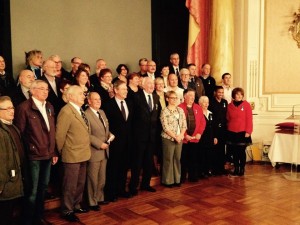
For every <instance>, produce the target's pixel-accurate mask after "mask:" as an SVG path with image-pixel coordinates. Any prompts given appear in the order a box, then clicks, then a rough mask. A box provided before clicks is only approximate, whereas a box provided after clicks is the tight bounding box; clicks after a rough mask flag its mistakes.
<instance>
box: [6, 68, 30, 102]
mask: <svg viewBox="0 0 300 225" xmlns="http://www.w3.org/2000/svg"><path fill="white" fill-rule="evenodd" d="M33 81H34V74H33V72H32V71H31V70H22V71H21V72H20V75H19V83H20V84H19V85H18V86H17V87H16V88H15V89H14V90H11V92H10V94H9V96H10V97H11V99H12V101H13V104H14V106H15V107H17V106H18V105H19V104H20V103H21V102H24V101H26V100H27V99H29V97H30V92H29V89H30V86H31V84H32V82H33Z"/></svg>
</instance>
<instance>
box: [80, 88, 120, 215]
mask: <svg viewBox="0 0 300 225" xmlns="http://www.w3.org/2000/svg"><path fill="white" fill-rule="evenodd" d="M88 103H89V108H88V109H87V110H86V111H85V113H86V117H87V118H88V120H89V121H90V123H91V135H90V137H91V150H92V156H91V158H90V160H89V161H88V166H87V191H88V202H89V205H90V209H91V210H94V211H99V209H100V207H99V206H98V203H99V204H102V205H103V204H107V203H108V202H105V201H104V193H103V188H104V185H105V177H106V164H107V159H108V157H109V152H108V151H109V144H110V142H111V141H112V138H113V137H114V136H113V134H112V133H110V132H109V123H108V120H107V118H106V115H105V113H104V111H103V110H101V109H100V107H101V98H100V95H99V94H98V93H97V92H91V93H90V94H89V96H88Z"/></svg>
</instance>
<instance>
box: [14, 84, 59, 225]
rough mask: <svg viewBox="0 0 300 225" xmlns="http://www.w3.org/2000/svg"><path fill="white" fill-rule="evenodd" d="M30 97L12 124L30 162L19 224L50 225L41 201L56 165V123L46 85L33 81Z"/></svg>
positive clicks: (21, 106)
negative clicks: (28, 180) (22, 211)
mask: <svg viewBox="0 0 300 225" xmlns="http://www.w3.org/2000/svg"><path fill="white" fill-rule="evenodd" d="M30 92H31V94H32V97H31V98H30V99H28V100H26V101H24V102H22V103H21V104H20V105H19V106H18V108H17V110H16V117H15V121H14V122H15V124H16V126H17V127H18V128H19V130H20V132H21V135H22V137H23V138H24V142H25V148H26V156H27V158H28V159H29V162H28V165H29V168H30V169H29V170H30V171H29V172H30V178H31V179H30V181H31V183H30V187H31V188H30V190H29V193H27V194H25V202H26V204H25V212H24V221H23V223H22V224H26V225H27V224H28V225H31V224H52V223H50V222H48V221H46V220H45V219H44V216H43V212H44V198H45V193H46V190H47V188H48V183H49V178H50V170H51V164H56V162H57V159H58V157H57V156H56V153H55V119H54V113H51V112H53V106H52V105H51V104H50V103H49V102H46V99H47V97H48V84H47V83H46V82H45V81H42V80H35V81H34V82H32V85H31V87H30Z"/></svg>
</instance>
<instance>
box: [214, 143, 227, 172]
mask: <svg viewBox="0 0 300 225" xmlns="http://www.w3.org/2000/svg"><path fill="white" fill-rule="evenodd" d="M224 164H225V143H224V142H219V143H218V144H217V145H215V147H214V149H213V151H212V170H213V172H215V173H222V172H224Z"/></svg>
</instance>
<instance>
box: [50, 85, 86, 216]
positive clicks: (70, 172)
mask: <svg viewBox="0 0 300 225" xmlns="http://www.w3.org/2000/svg"><path fill="white" fill-rule="evenodd" d="M67 99H68V104H67V105H65V106H64V107H63V108H62V109H61V111H60V113H59V114H58V118H57V127H56V131H57V132H56V144H57V150H58V152H59V153H60V155H61V156H62V166H63V183H62V189H63V190H62V203H61V210H62V217H63V218H64V219H66V220H67V221H70V222H76V221H79V219H78V217H77V216H76V215H75V214H74V213H85V212H87V210H86V209H83V208H81V206H80V202H81V200H82V193H83V190H84V185H85V179H86V164H87V161H88V160H89V159H90V157H91V148H90V134H89V130H90V125H89V122H88V120H87V118H86V116H85V113H84V112H83V111H82V109H81V106H82V105H83V104H84V99H85V96H84V94H83V90H82V88H81V87H79V86H77V85H73V86H71V87H69V89H68V91H67Z"/></svg>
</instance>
